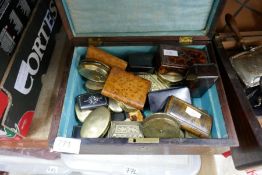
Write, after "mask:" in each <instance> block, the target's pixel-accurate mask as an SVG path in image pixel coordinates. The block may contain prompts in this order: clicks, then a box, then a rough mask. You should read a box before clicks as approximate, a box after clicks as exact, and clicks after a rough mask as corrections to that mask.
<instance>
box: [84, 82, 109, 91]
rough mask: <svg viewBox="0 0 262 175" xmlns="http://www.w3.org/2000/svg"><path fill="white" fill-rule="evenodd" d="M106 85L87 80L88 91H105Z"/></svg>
mask: <svg viewBox="0 0 262 175" xmlns="http://www.w3.org/2000/svg"><path fill="white" fill-rule="evenodd" d="M104 84H105V83H101V82H95V81H92V80H87V81H86V83H85V87H86V89H87V90H92V91H99V90H102V89H103V87H104Z"/></svg>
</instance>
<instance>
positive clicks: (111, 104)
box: [108, 98, 123, 112]
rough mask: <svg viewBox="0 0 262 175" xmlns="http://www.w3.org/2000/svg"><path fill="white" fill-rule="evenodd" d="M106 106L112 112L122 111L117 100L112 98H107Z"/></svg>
mask: <svg viewBox="0 0 262 175" xmlns="http://www.w3.org/2000/svg"><path fill="white" fill-rule="evenodd" d="M108 107H109V109H110V110H111V111H113V112H123V109H122V108H121V107H120V106H119V104H118V102H117V101H116V100H114V99H112V98H109V103H108Z"/></svg>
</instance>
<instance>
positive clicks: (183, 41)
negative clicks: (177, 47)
mask: <svg viewBox="0 0 262 175" xmlns="http://www.w3.org/2000/svg"><path fill="white" fill-rule="evenodd" d="M179 43H180V44H192V43H193V37H192V36H180V37H179Z"/></svg>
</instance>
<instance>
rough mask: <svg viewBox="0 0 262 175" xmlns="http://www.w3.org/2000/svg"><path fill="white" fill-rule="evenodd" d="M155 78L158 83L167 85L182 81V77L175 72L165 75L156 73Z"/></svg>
mask: <svg viewBox="0 0 262 175" xmlns="http://www.w3.org/2000/svg"><path fill="white" fill-rule="evenodd" d="M157 76H158V78H159V80H160V81H162V82H165V83H167V84H174V83H178V82H180V81H182V80H183V76H182V75H181V74H180V73H177V72H168V73H166V74H160V73H157Z"/></svg>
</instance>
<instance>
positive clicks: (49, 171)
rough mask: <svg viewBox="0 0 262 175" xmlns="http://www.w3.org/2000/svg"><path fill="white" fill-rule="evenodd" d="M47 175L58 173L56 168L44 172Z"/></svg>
mask: <svg viewBox="0 0 262 175" xmlns="http://www.w3.org/2000/svg"><path fill="white" fill-rule="evenodd" d="M46 173H47V174H57V173H58V167H56V166H50V167H48V168H47V170H46Z"/></svg>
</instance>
